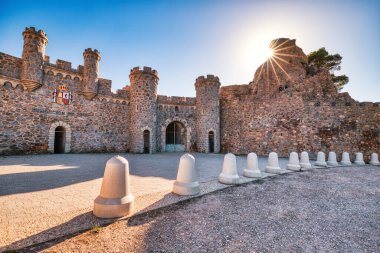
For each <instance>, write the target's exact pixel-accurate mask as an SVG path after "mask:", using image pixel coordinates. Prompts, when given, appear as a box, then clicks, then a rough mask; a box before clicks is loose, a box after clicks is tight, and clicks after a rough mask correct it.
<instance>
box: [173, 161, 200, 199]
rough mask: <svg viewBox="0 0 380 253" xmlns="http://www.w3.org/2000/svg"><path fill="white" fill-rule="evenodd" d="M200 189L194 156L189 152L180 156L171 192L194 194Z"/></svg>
mask: <svg viewBox="0 0 380 253" xmlns="http://www.w3.org/2000/svg"><path fill="white" fill-rule="evenodd" d="M199 191H200V189H199V183H198V181H197V173H196V171H195V158H194V156H192V155H190V154H184V155H183V156H181V159H180V161H179V166H178V174H177V180H176V181H175V182H174V183H173V193H175V194H178V195H195V194H198V193H199Z"/></svg>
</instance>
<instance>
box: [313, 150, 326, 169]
mask: <svg viewBox="0 0 380 253" xmlns="http://www.w3.org/2000/svg"><path fill="white" fill-rule="evenodd" d="M315 166H321V167H327V163H326V158H325V153H324V152H322V151H319V152H318V155H317V161H316V162H315Z"/></svg>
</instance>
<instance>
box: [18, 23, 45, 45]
mask: <svg viewBox="0 0 380 253" xmlns="http://www.w3.org/2000/svg"><path fill="white" fill-rule="evenodd" d="M22 34H23V35H24V37H25V36H27V35H29V36H31V35H37V36H39V37H40V38H42V39H43V40H44V41H45V43H47V41H48V38H47V36H46V33H45V32H44V31H43V30H38V31H37V30H36V28H35V27H33V26H31V27H25V31H24V32H23V33H22Z"/></svg>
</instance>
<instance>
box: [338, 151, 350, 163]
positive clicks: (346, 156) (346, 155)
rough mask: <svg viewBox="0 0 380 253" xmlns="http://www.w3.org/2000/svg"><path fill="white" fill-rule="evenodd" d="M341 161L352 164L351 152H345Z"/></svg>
mask: <svg viewBox="0 0 380 253" xmlns="http://www.w3.org/2000/svg"><path fill="white" fill-rule="evenodd" d="M340 163H341V164H343V165H351V160H350V154H349V153H347V152H343V154H342V161H340Z"/></svg>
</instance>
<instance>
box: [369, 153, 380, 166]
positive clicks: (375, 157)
mask: <svg viewBox="0 0 380 253" xmlns="http://www.w3.org/2000/svg"><path fill="white" fill-rule="evenodd" d="M369 164H372V165H380V162H379V156H378V155H377V154H376V153H372V154H371V161H370V162H369Z"/></svg>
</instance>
